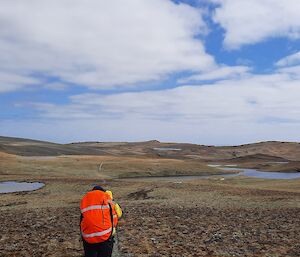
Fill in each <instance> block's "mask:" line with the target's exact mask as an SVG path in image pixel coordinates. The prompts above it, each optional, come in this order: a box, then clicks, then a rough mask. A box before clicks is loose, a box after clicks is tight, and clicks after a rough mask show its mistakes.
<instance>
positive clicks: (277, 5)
mask: <svg viewBox="0 0 300 257" xmlns="http://www.w3.org/2000/svg"><path fill="white" fill-rule="evenodd" d="M212 2H213V3H216V4H218V8H217V9H216V10H215V13H214V21H215V22H216V23H219V24H220V25H221V26H222V27H223V28H224V30H225V38H224V44H225V46H226V47H227V48H228V49H236V48H239V47H241V46H243V45H247V44H254V43H258V42H261V41H263V40H266V39H267V38H270V37H278V36H279V37H288V38H290V39H299V38H300V19H299V13H300V4H299V1H298V0H285V1H282V0H212Z"/></svg>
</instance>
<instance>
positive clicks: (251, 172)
mask: <svg viewBox="0 0 300 257" xmlns="http://www.w3.org/2000/svg"><path fill="white" fill-rule="evenodd" d="M209 166H210V167H218V168H219V169H221V170H224V171H236V172H237V173H232V174H220V175H204V176H202V175H198V176H185V175H184V176H165V177H159V176H152V177H138V178H127V179H135V180H136V179H137V180H164V181H174V182H180V181H184V180H195V179H209V178H220V179H224V178H228V177H238V176H247V177H254V178H263V179H297V178H300V172H297V173H287V172H264V171H258V170H255V169H242V168H229V167H221V165H219V164H216V165H213V164H210V165H209Z"/></svg>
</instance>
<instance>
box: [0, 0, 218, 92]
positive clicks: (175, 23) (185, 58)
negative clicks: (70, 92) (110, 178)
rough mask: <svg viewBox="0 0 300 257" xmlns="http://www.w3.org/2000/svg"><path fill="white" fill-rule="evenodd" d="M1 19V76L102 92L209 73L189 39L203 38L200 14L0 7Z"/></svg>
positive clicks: (128, 5)
mask: <svg viewBox="0 0 300 257" xmlns="http://www.w3.org/2000/svg"><path fill="white" fill-rule="evenodd" d="M0 17H1V23H0V68H1V70H5V71H7V72H13V73H15V74H27V76H31V75H32V74H35V75H42V76H43V77H49V78H56V79H58V80H60V81H62V82H71V83H74V84H78V85H83V86H87V87H89V88H92V89H103V88H111V87H116V86H122V87H130V86H134V85H136V84H137V83H141V82H145V81H152V80H159V79H163V78H165V77H166V76H168V75H170V74H172V73H174V72H179V71H185V70H189V71H202V70H206V69H208V68H210V67H211V66H213V65H214V60H213V57H212V56H210V55H208V54H207V53H206V52H205V49H204V46H203V43H202V42H201V40H199V39H196V38H195V37H196V36H201V35H204V34H205V33H206V31H207V28H206V24H205V23H204V21H203V18H202V12H201V11H200V10H199V9H196V8H194V7H191V6H189V5H186V4H175V3H173V2H172V1H167V0H151V1H148V0H110V1H106V0H90V1H88V3H87V2H86V1H82V0H72V1H71V0H52V1H47V0H28V1H22V0H2V1H1V8H0ZM20 85H21V83H20ZM11 89H13V87H11Z"/></svg>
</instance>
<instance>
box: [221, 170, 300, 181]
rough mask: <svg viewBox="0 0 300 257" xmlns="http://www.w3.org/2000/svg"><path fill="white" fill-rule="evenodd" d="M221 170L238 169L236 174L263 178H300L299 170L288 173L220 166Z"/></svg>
mask: <svg viewBox="0 0 300 257" xmlns="http://www.w3.org/2000/svg"><path fill="white" fill-rule="evenodd" d="M221 169H222V170H233V171H240V173H238V174H237V175H238V176H240V175H243V176H247V177H255V178H265V179H295V178H300V172H295V173H288V172H266V171H258V170H255V169H241V168H221Z"/></svg>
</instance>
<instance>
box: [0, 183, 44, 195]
mask: <svg viewBox="0 0 300 257" xmlns="http://www.w3.org/2000/svg"><path fill="white" fill-rule="evenodd" d="M43 186H45V184H44V183H41V182H16V181H5V182H0V194H3V193H14V192H23V191H33V190H37V189H39V188H42V187H43Z"/></svg>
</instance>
